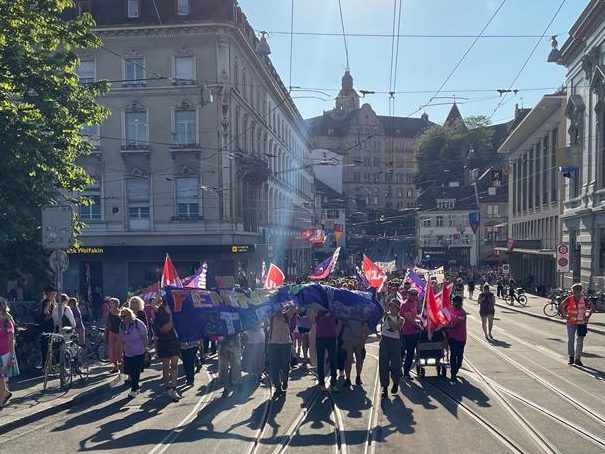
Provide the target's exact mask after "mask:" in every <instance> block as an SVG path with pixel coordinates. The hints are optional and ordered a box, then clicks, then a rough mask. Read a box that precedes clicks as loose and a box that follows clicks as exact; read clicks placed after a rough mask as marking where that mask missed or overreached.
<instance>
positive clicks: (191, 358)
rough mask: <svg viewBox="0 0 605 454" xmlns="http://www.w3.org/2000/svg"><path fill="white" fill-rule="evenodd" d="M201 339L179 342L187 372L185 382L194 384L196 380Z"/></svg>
mask: <svg viewBox="0 0 605 454" xmlns="http://www.w3.org/2000/svg"><path fill="white" fill-rule="evenodd" d="M198 344H199V341H197V340H196V341H189V342H179V350H180V355H181V360H182V361H183V372H184V373H185V382H186V383H185V384H186V385H187V386H193V384H194V381H195V370H196V362H197V352H198Z"/></svg>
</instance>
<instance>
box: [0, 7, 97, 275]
mask: <svg viewBox="0 0 605 454" xmlns="http://www.w3.org/2000/svg"><path fill="white" fill-rule="evenodd" d="M73 6H74V5H73V2H72V1H70V0H0V153H1V157H2V159H1V161H0V281H3V280H5V279H10V278H13V277H15V276H17V275H18V274H20V273H27V272H29V273H33V274H36V275H38V277H41V278H42V279H44V278H45V277H46V276H45V275H44V273H45V271H46V263H47V258H46V257H47V253H46V252H44V251H43V249H42V247H41V227H40V221H41V207H42V206H43V205H48V204H63V203H70V202H74V203H78V200H73V197H72V195H73V194H74V193H75V191H81V190H83V189H84V188H85V187H86V186H87V185H89V184H90V183H91V180H90V177H89V176H88V174H87V173H86V171H85V170H84V169H83V168H82V167H80V166H79V165H78V158H80V157H81V156H83V155H86V154H88V153H90V151H91V144H90V143H89V141H88V140H87V139H86V138H85V137H83V136H82V135H81V134H80V131H81V129H82V127H83V126H84V125H92V124H98V123H100V122H101V121H102V120H103V119H104V118H105V117H106V116H107V110H106V109H105V108H104V107H103V106H101V105H100V104H98V103H97V101H96V98H97V96H99V95H100V94H102V93H103V92H104V91H105V90H106V88H107V87H106V84H104V83H98V84H93V85H88V86H84V85H81V84H79V81H78V77H77V75H76V72H75V70H76V65H77V63H78V57H77V54H76V52H75V50H77V49H80V48H89V47H95V46H98V45H99V44H100V42H99V40H98V38H97V37H96V36H95V35H94V34H93V32H92V31H91V27H92V26H93V25H94V21H93V19H92V17H91V16H90V15H88V14H85V15H82V16H81V17H79V18H77V19H73V20H68V19H64V18H63V17H64V16H63V13H64V11H65V9H66V8H68V7H73Z"/></svg>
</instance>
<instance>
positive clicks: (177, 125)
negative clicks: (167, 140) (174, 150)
mask: <svg viewBox="0 0 605 454" xmlns="http://www.w3.org/2000/svg"><path fill="white" fill-rule="evenodd" d="M195 118H196V115H195V110H176V111H175V112H174V130H175V136H174V139H175V142H176V144H177V145H193V144H197V143H198V141H197V134H196V121H195Z"/></svg>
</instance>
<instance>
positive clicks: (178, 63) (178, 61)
mask: <svg viewBox="0 0 605 454" xmlns="http://www.w3.org/2000/svg"><path fill="white" fill-rule="evenodd" d="M174 78H175V79H176V80H177V83H192V82H194V81H195V65H194V58H193V57H190V56H189V57H174Z"/></svg>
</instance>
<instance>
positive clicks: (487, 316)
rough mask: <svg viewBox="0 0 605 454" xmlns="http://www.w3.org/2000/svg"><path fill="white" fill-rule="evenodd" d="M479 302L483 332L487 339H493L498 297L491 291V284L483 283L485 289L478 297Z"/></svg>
mask: <svg viewBox="0 0 605 454" xmlns="http://www.w3.org/2000/svg"><path fill="white" fill-rule="evenodd" d="M477 301H478V302H479V315H480V316H481V326H482V328H483V334H485V338H486V339H487V340H490V339H493V338H494V336H492V328H493V327H494V315H495V314H496V297H495V296H494V294H493V293H492V292H491V290H490V288H489V284H487V283H486V284H483V291H482V292H481V293H479V297H478V298H477Z"/></svg>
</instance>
